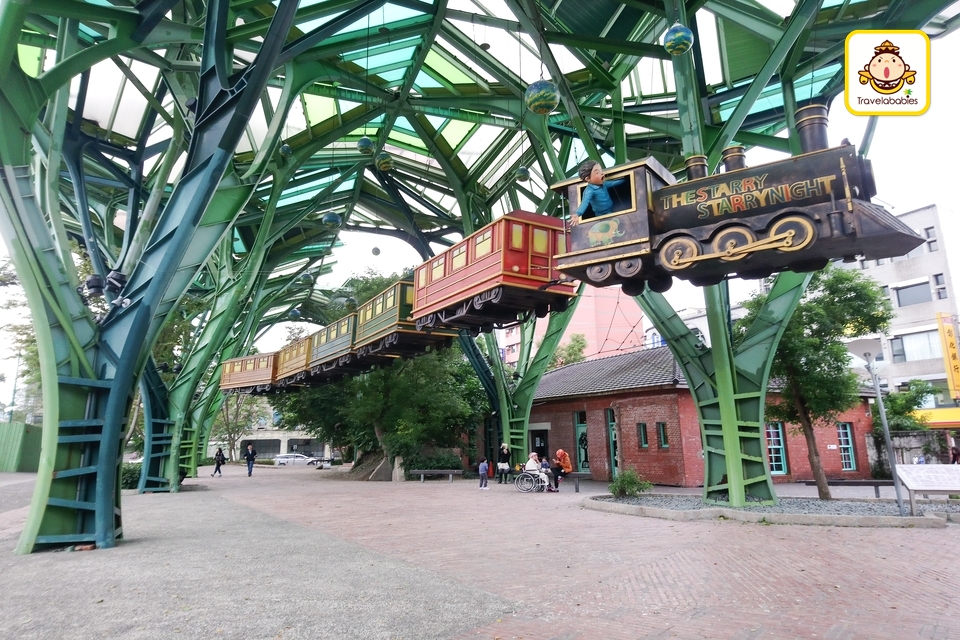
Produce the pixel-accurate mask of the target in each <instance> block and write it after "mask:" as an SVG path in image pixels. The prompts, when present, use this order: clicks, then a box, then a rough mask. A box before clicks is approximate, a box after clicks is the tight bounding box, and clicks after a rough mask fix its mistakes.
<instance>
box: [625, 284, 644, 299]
mask: <svg viewBox="0 0 960 640" xmlns="http://www.w3.org/2000/svg"><path fill="white" fill-rule="evenodd" d="M645 288H646V283H645V282H644V281H643V280H627V281H626V282H624V283H623V284H622V285H621V286H620V289H621V290H622V291H623V292H624V293H625V294H627V295H628V296H630V297H633V296H638V295H640V294H641V293H643V290H644V289H645Z"/></svg>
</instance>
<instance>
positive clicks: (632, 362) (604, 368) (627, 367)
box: [534, 347, 686, 400]
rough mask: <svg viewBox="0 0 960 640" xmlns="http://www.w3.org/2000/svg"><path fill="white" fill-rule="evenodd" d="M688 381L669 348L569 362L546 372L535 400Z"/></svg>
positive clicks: (642, 350)
mask: <svg viewBox="0 0 960 640" xmlns="http://www.w3.org/2000/svg"><path fill="white" fill-rule="evenodd" d="M674 384H684V385H685V384H686V380H685V379H684V377H683V372H682V371H681V370H680V367H679V365H678V364H677V361H676V360H675V359H674V357H673V354H672V353H670V349H669V348H668V347H659V348H656V349H641V350H640V351H632V352H630V353H624V354H620V355H616V356H610V357H609V358H598V359H596V360H585V361H583V362H577V363H575V364H568V365H566V366H563V367H559V368H557V369H553V370H552V371H548V372H547V373H545V374H544V376H543V379H542V380H540V386H539V387H538V388H537V393H536V396H534V399H535V400H547V399H550V398H568V397H576V396H584V395H596V394H601V393H613V392H616V391H629V390H631V389H642V388H644V387H658V386H662V385H674Z"/></svg>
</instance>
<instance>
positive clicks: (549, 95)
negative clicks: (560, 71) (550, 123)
mask: <svg viewBox="0 0 960 640" xmlns="http://www.w3.org/2000/svg"><path fill="white" fill-rule="evenodd" d="M523 100H524V102H525V103H526V105H527V109H530V111H533V112H534V113H536V114H537V115H541V116H545V115H547V114H548V113H550V112H551V111H553V110H554V109H556V108H557V105H558V104H560V91H559V90H558V89H557V85H555V84H554V83H553V82H551V81H550V80H537V81H536V82H534V83H532V84H531V85H530V86H529V87H527V90H526V91H524V92H523Z"/></svg>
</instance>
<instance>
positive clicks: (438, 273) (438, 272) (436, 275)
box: [430, 256, 444, 282]
mask: <svg viewBox="0 0 960 640" xmlns="http://www.w3.org/2000/svg"><path fill="white" fill-rule="evenodd" d="M443 258H444V256H440V257H439V258H437V259H436V260H434V261H433V270H432V272H431V273H430V282H436V281H437V280H439V279H440V278H442V277H443Z"/></svg>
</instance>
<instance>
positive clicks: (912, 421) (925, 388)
mask: <svg viewBox="0 0 960 640" xmlns="http://www.w3.org/2000/svg"><path fill="white" fill-rule="evenodd" d="M938 391H939V389H937V387H935V386H934V385H932V384H930V383H929V382H926V381H925V380H911V381H910V382H909V383H907V388H906V389H905V390H904V391H900V392H898V393H891V394H888V395H886V396H884V398H883V407H884V409H885V410H886V413H887V425H888V426H889V427H890V430H891V431H919V430H922V429H926V428H927V421H926V419H925V418H923V417H917V416H916V415H914V412H915V411H916V410H917V409H919V408H920V407H922V406H923V403H924V402H925V401H926V399H927V398H928V397H929V396H932V395H935V394H936V393H937V392H938ZM871 411H872V412H873V431H874V433H877V434H882V433H883V423H882V422H881V421H880V407H879V405H877V403H874V404H873V406H872V407H871Z"/></svg>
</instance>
